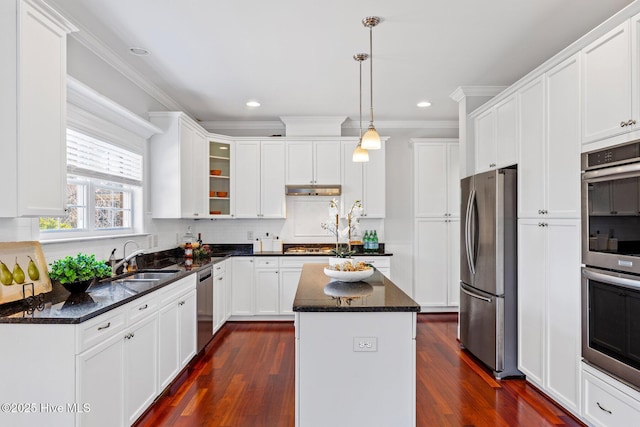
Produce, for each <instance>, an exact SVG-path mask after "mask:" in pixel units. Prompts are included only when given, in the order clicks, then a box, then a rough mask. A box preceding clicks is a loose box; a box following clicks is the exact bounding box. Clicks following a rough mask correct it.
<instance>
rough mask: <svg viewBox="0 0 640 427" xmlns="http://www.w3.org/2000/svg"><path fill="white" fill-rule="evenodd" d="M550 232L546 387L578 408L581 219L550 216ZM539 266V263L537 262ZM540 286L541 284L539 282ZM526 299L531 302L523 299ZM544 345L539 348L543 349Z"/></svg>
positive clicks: (547, 229)
mask: <svg viewBox="0 0 640 427" xmlns="http://www.w3.org/2000/svg"><path fill="white" fill-rule="evenodd" d="M548 223H549V226H548V227H544V228H546V230H545V231H546V233H547V253H548V256H547V265H548V267H547V271H548V274H547V283H546V288H547V292H546V294H547V304H546V319H545V322H546V326H545V335H546V337H545V342H546V345H545V349H546V351H545V352H544V353H543V354H544V355H545V357H546V359H547V360H546V369H545V375H544V378H545V389H546V390H547V391H548V393H549V394H550V395H551V396H552V397H554V398H555V399H556V400H557V401H559V402H560V403H561V404H562V405H563V406H565V407H567V408H569V409H571V410H572V411H574V412H578V411H579V402H580V359H581V318H580V316H581V308H580V295H581V291H580V285H581V282H580V220H577V219H576V220H551V221H548ZM538 268H540V266H538ZM538 286H539V285H538ZM523 303H525V304H529V301H527V300H524V301H523ZM540 350H541V349H538V352H540Z"/></svg>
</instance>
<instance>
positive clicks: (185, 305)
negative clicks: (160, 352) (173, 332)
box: [178, 289, 197, 368]
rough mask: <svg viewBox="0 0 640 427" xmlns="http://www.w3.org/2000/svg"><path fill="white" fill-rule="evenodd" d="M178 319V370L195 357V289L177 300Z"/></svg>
mask: <svg viewBox="0 0 640 427" xmlns="http://www.w3.org/2000/svg"><path fill="white" fill-rule="evenodd" d="M178 317H179V321H178V323H179V325H180V331H179V333H178V336H179V337H180V341H179V343H178V347H179V348H180V368H183V367H185V366H186V365H187V363H189V361H190V360H191V359H192V358H193V356H195V355H196V351H197V346H196V339H197V337H196V334H197V307H196V291H195V289H194V290H193V291H191V292H189V293H187V294H185V295H183V296H181V297H180V298H179V301H178Z"/></svg>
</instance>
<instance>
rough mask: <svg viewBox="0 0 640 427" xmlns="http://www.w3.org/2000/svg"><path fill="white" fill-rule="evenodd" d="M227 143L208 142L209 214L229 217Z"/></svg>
mask: <svg viewBox="0 0 640 427" xmlns="http://www.w3.org/2000/svg"><path fill="white" fill-rule="evenodd" d="M231 153H232V146H231V144H230V143H229V142H222V141H219V140H209V214H210V215H211V216H218V215H226V216H229V215H231V185H230V183H231V179H230V177H231V157H232V154H231Z"/></svg>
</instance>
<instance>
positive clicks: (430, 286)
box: [413, 220, 449, 307]
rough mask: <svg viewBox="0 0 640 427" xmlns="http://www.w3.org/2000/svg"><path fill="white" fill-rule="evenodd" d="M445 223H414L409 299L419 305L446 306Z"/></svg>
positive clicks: (442, 221)
mask: <svg viewBox="0 0 640 427" xmlns="http://www.w3.org/2000/svg"><path fill="white" fill-rule="evenodd" d="M448 224H449V223H447V222H445V221H444V220H422V221H417V222H416V236H417V238H416V251H415V252H416V259H415V274H414V294H413V298H414V299H415V300H416V302H417V303H418V304H420V305H421V306H432V307H434V306H435V307H438V306H440V307H445V306H447V304H448V295H447V294H448V289H447V288H448V286H447V272H448V268H449V265H448V263H447V258H448V253H447V238H448V233H447V228H448Z"/></svg>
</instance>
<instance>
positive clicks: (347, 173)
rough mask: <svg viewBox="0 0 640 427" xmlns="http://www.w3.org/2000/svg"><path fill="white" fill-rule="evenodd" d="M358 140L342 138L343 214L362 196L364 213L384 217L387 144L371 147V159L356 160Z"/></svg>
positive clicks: (373, 216) (369, 216)
mask: <svg viewBox="0 0 640 427" xmlns="http://www.w3.org/2000/svg"><path fill="white" fill-rule="evenodd" d="M357 145H358V141H342V174H341V175H342V180H341V182H340V184H341V186H342V204H341V207H342V210H343V212H341V214H342V215H346V213H347V212H346V211H347V210H348V209H349V208H351V204H352V203H353V202H354V201H356V200H360V201H361V202H362V207H363V213H362V215H363V216H366V217H368V218H384V217H385V213H386V212H385V200H386V195H385V189H386V185H385V176H386V173H385V164H386V161H385V145H386V140H383V141H382V147H381V148H380V149H379V150H371V151H369V161H368V162H363V163H359V162H354V161H353V160H352V158H353V150H355V148H356V146H357Z"/></svg>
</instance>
